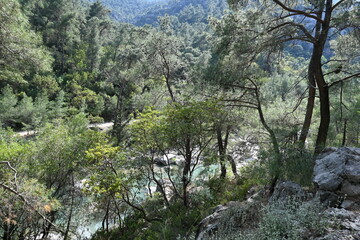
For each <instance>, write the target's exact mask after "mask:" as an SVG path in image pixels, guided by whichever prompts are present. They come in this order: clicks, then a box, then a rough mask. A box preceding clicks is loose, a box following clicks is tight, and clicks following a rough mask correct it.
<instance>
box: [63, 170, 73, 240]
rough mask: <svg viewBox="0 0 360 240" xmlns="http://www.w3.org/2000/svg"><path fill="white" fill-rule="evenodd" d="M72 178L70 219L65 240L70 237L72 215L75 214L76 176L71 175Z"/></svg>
mask: <svg viewBox="0 0 360 240" xmlns="http://www.w3.org/2000/svg"><path fill="white" fill-rule="evenodd" d="M71 180H72V185H73V186H72V188H73V189H72V193H71V205H70V213H69V217H68V221H67V225H66V231H65V234H64V240H67V239H68V236H69V232H70V225H71V221H72V216H73V211H74V198H75V196H74V195H75V182H74V176H71Z"/></svg>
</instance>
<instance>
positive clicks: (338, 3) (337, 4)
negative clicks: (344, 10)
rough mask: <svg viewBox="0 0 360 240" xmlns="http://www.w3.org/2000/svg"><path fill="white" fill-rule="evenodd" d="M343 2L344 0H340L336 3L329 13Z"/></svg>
mask: <svg viewBox="0 0 360 240" xmlns="http://www.w3.org/2000/svg"><path fill="white" fill-rule="evenodd" d="M343 2H345V0H340V1H338V2H337V3H336V4H335V5H334V6H333V7H332V8H331V11H334V9H335V8H337V7H338V6H339V5H340V4H342V3H343Z"/></svg>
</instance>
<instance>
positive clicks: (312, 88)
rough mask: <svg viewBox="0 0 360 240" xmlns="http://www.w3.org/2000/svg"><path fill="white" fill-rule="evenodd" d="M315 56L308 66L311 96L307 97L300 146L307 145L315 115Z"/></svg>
mask: <svg viewBox="0 0 360 240" xmlns="http://www.w3.org/2000/svg"><path fill="white" fill-rule="evenodd" d="M312 62H313V58H311V60H310V63H309V67H308V81H309V82H308V88H309V89H308V91H309V96H308V99H307V105H306V113H305V119H304V123H303V126H302V129H301V134H300V137H299V142H300V147H302V148H303V147H304V146H305V141H306V138H307V136H308V134H309V129H310V125H311V119H312V115H313V110H314V105H315V94H316V82H315V77H314V70H313V67H312V65H313V64H312Z"/></svg>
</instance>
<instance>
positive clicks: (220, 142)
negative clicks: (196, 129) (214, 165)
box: [216, 126, 226, 178]
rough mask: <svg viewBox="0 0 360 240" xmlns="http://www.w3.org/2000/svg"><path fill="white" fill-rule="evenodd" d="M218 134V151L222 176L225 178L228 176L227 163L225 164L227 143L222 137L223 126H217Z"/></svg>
mask: <svg viewBox="0 0 360 240" xmlns="http://www.w3.org/2000/svg"><path fill="white" fill-rule="evenodd" d="M216 136H217V143H218V151H219V158H220V168H221V174H220V178H225V177H226V165H225V158H226V149H225V144H224V142H223V139H222V131H221V126H218V127H217V129H216ZM225 141H226V137H225Z"/></svg>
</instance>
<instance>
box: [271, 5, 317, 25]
mask: <svg viewBox="0 0 360 240" xmlns="http://www.w3.org/2000/svg"><path fill="white" fill-rule="evenodd" d="M273 2H275V3H276V4H277V5H279V6H280V7H282V8H283V9H285V10H286V11H289V12H292V13H297V14H299V15H304V16H306V17H309V18H312V19H315V20H316V21H318V22H321V23H324V21H323V20H322V19H320V18H318V17H317V16H314V15H311V14H309V13H307V12H304V11H301V10H297V9H293V8H289V7H287V6H286V5H285V4H283V3H282V2H280V1H279V0H273Z"/></svg>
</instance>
